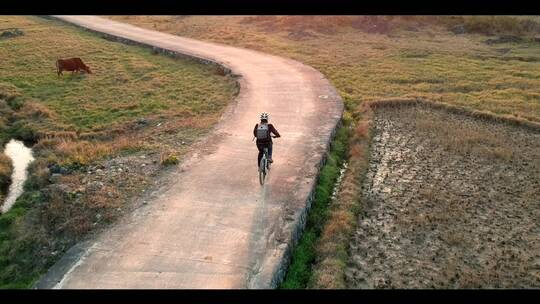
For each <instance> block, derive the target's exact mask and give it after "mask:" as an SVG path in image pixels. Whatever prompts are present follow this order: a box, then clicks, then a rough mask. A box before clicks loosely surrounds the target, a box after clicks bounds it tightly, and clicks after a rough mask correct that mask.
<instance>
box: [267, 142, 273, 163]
mask: <svg viewBox="0 0 540 304" xmlns="http://www.w3.org/2000/svg"><path fill="white" fill-rule="evenodd" d="M268 161H269V162H271V163H272V162H274V161H273V160H272V142H270V143H269V144H268Z"/></svg>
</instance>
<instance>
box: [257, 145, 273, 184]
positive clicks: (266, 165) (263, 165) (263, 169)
mask: <svg viewBox="0 0 540 304" xmlns="http://www.w3.org/2000/svg"><path fill="white" fill-rule="evenodd" d="M263 151H264V153H263V156H262V157H261V162H260V163H259V182H260V183H261V186H262V185H263V184H264V180H265V178H266V175H267V174H268V172H270V162H269V161H268V148H264V150H263Z"/></svg>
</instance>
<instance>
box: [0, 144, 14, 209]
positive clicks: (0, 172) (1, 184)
mask: <svg viewBox="0 0 540 304" xmlns="http://www.w3.org/2000/svg"><path fill="white" fill-rule="evenodd" d="M12 171H13V165H12V163H11V159H10V158H9V157H7V155H5V154H4V153H0V195H1V194H5V193H6V192H7V189H8V187H9V184H10V183H11V173H12ZM1 203H2V202H0V204H1Z"/></svg>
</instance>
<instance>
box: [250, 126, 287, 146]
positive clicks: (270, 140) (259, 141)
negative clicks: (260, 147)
mask: <svg viewBox="0 0 540 304" xmlns="http://www.w3.org/2000/svg"><path fill="white" fill-rule="evenodd" d="M258 126H259V124H255V128H253V136H254V137H257V127H258ZM268 131H270V135H272V133H274V135H275V136H276V137H281V135H279V132H278V131H277V130H276V128H274V125H273V124H271V123H269V124H268ZM271 142H272V136H270V137H269V138H268V139H257V143H258V144H263V143H271Z"/></svg>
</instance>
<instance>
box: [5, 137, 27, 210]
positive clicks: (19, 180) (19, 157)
mask: <svg viewBox="0 0 540 304" xmlns="http://www.w3.org/2000/svg"><path fill="white" fill-rule="evenodd" d="M4 153H5V154H6V155H7V156H8V157H9V158H11V161H12V162H13V173H12V175H11V185H10V186H9V192H8V196H7V198H6V200H5V201H4V203H3V204H2V210H1V213H6V212H7V211H8V210H9V209H10V208H11V207H12V206H13V204H14V203H15V201H16V200H17V198H18V197H19V195H21V194H22V192H23V184H24V182H25V181H26V178H27V175H28V174H27V172H26V168H27V167H28V165H29V164H30V163H31V162H32V161H33V160H34V157H33V156H32V150H31V149H30V148H28V147H26V146H25V145H24V144H23V143H22V142H21V141H18V140H14V139H12V140H10V141H9V143H8V144H7V145H6V149H5V150H4Z"/></svg>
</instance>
